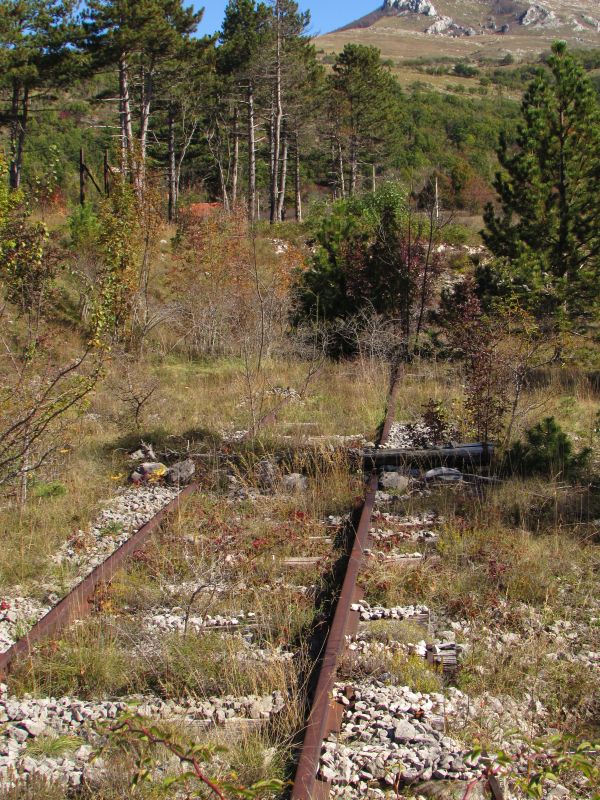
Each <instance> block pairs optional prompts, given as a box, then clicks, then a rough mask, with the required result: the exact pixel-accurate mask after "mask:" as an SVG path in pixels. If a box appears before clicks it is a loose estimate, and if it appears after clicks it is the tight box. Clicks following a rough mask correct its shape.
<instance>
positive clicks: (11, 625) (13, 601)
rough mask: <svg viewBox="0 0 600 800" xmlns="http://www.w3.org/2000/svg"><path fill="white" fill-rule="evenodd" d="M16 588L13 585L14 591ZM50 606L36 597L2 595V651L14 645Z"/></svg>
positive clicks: (0, 643)
mask: <svg viewBox="0 0 600 800" xmlns="http://www.w3.org/2000/svg"><path fill="white" fill-rule="evenodd" d="M15 589H18V587H13V591H14V590H15ZM50 608H51V606H49V605H47V604H44V603H40V602H39V601H38V600H35V599H34V598H30V597H21V596H20V595H18V594H12V595H11V596H10V597H2V596H1V595H0V652H4V651H5V650H8V649H9V647H12V645H13V644H14V643H15V642H16V641H17V640H18V639H19V638H20V637H21V636H23V635H24V634H25V633H26V632H27V631H28V630H29V629H30V628H31V627H32V626H33V625H34V624H35V623H36V622H37V620H38V619H41V618H42V617H43V616H44V615H45V614H47V613H48V611H50Z"/></svg>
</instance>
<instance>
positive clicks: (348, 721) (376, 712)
mask: <svg viewBox="0 0 600 800" xmlns="http://www.w3.org/2000/svg"><path fill="white" fill-rule="evenodd" d="M334 695H335V697H336V699H337V700H338V702H341V703H343V704H344V705H345V706H346V708H345V712H344V718H343V722H342V728H341V732H340V734H339V735H338V736H333V735H331V736H330V737H329V738H328V739H327V740H326V741H325V743H324V746H323V752H322V755H321V765H320V777H321V778H322V779H323V780H327V781H330V782H331V783H332V784H333V791H332V795H331V796H332V797H344V798H355V797H356V798H359V797H360V798H363V797H367V796H370V797H384V796H385V793H384V788H385V787H387V788H388V790H389V789H390V788H391V787H393V785H394V783H395V781H396V777H397V775H398V773H400V772H401V773H402V780H403V782H405V783H410V782H417V781H427V780H431V779H432V778H433V779H437V780H441V779H448V778H450V779H456V780H463V781H470V780H473V779H474V778H475V777H476V776H477V775H478V774H479V773H480V771H481V765H480V764H479V759H478V758H477V757H475V758H473V759H469V757H468V755H467V752H466V748H465V746H464V744H462V743H461V742H459V741H457V740H455V739H453V738H452V737H450V736H447V735H446V734H445V732H444V730H445V725H446V722H445V719H446V716H447V715H448V713H451V712H452V711H454V709H455V707H456V706H457V703H456V701H455V700H453V699H449V698H447V697H444V696H443V695H441V694H430V695H428V694H422V693H421V692H413V691H411V690H410V689H408V688H407V687H406V686H386V685H385V684H383V683H381V682H377V681H375V682H373V683H368V684H360V685H359V686H357V687H354V688H353V696H352V699H351V700H350V699H348V698H347V697H346V694H345V691H344V687H343V686H342V685H338V686H337V687H336V689H335V692H334ZM457 696H458V697H460V698H462V697H463V696H462V694H461V693H460V692H457ZM378 785H381V788H378ZM368 791H371V792H374V793H373V794H369V795H368V794H367V792H368Z"/></svg>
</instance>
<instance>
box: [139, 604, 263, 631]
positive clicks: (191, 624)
mask: <svg viewBox="0 0 600 800" xmlns="http://www.w3.org/2000/svg"><path fill="white" fill-rule="evenodd" d="M255 622H256V614H255V613H254V612H253V611H240V612H239V613H237V614H235V615H225V614H215V615H214V616H211V615H210V614H206V615H205V616H196V615H191V614H190V616H189V618H188V621H187V627H188V630H194V631H200V630H206V629H207V628H239V627H242V626H244V625H252V624H253V623H255ZM143 623H144V625H145V626H146V627H149V628H156V629H158V630H160V631H164V632H165V633H171V632H183V630H184V628H185V611H184V609H183V608H181V607H179V606H174V607H173V608H156V609H153V610H152V611H150V612H149V613H148V614H145V615H144V617H143Z"/></svg>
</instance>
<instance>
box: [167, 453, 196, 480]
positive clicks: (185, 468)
mask: <svg viewBox="0 0 600 800" xmlns="http://www.w3.org/2000/svg"><path fill="white" fill-rule="evenodd" d="M195 472H196V465H195V464H194V462H193V461H192V459H191V458H186V459H185V461H178V462H177V463H176V464H173V466H171V467H169V470H168V472H167V481H168V482H169V483H173V484H185V483H189V482H190V480H191V479H192V477H193V475H194V473H195Z"/></svg>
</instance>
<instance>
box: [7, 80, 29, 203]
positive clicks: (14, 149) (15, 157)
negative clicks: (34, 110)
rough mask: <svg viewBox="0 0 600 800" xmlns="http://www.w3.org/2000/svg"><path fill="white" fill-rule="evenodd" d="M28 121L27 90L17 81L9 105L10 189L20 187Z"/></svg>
mask: <svg viewBox="0 0 600 800" xmlns="http://www.w3.org/2000/svg"><path fill="white" fill-rule="evenodd" d="M28 121H29V88H28V87H27V86H25V87H24V88H23V94H21V86H20V84H19V83H18V81H15V82H14V84H13V95H12V104H11V132H10V148H11V161H10V173H9V182H10V188H11V189H18V188H19V187H20V185H21V172H22V169H23V150H24V149H25V137H26V136H27V123H28Z"/></svg>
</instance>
